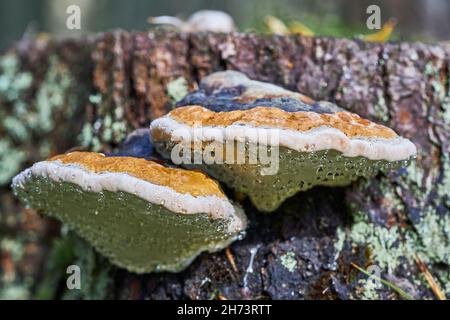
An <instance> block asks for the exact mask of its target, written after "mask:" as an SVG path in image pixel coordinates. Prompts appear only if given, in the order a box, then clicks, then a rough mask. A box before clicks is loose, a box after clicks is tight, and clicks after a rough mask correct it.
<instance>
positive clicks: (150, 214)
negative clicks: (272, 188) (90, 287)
mask: <svg viewBox="0 0 450 320" xmlns="http://www.w3.org/2000/svg"><path fill="white" fill-rule="evenodd" d="M14 191H15V193H16V195H17V196H18V197H19V198H20V199H21V200H22V201H23V202H24V204H25V205H27V206H29V207H32V208H34V209H37V210H38V211H40V212H42V213H44V214H46V215H49V216H52V217H55V218H57V219H59V220H61V221H62V222H64V223H65V224H66V225H67V226H68V227H69V228H70V229H72V230H74V231H75V232H77V233H78V234H79V235H80V236H81V237H83V238H85V239H86V240H87V241H88V242H89V243H90V244H91V245H92V246H93V247H94V248H95V249H96V250H97V251H98V252H100V253H101V254H103V255H104V256H106V257H108V258H109V259H110V261H111V262H112V263H114V264H115V265H117V266H119V267H123V268H125V269H127V270H129V271H132V272H137V273H145V272H154V271H172V272H177V271H180V270H182V269H184V268H185V267H186V266H188V265H189V263H190V262H191V261H192V260H193V259H194V258H195V257H196V256H197V255H198V254H199V253H200V252H202V251H217V250H220V249H222V248H223V247H225V246H227V245H228V244H229V243H230V242H232V241H233V240H235V239H236V238H237V237H238V234H229V233H228V232H227V225H228V221H226V220H224V219H216V220H214V219H210V218H208V215H207V214H203V213H202V214H184V215H183V214H177V213H174V212H171V211H169V210H168V209H166V208H165V207H163V206H161V205H158V204H152V203H149V202H147V201H146V200H143V199H141V198H139V197H137V196H135V195H132V194H129V193H125V192H117V193H113V192H109V191H103V192H100V193H97V192H87V191H85V190H83V189H82V188H81V187H79V186H78V185H75V184H72V183H67V182H55V181H54V180H52V179H49V178H42V177H36V176H32V177H31V178H29V179H27V181H26V182H25V185H24V188H19V187H16V188H15V190H14ZM237 210H240V209H237ZM239 214H243V213H241V212H240V211H239Z"/></svg>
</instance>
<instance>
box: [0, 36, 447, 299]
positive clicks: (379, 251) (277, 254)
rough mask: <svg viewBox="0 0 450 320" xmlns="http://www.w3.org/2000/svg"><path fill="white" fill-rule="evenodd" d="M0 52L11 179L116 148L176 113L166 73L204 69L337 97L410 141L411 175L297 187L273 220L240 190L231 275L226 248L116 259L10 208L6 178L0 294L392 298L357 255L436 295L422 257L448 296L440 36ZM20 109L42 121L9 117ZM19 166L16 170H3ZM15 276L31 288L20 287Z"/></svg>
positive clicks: (25, 44)
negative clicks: (75, 280)
mask: <svg viewBox="0 0 450 320" xmlns="http://www.w3.org/2000/svg"><path fill="white" fill-rule="evenodd" d="M0 59H1V64H0V77H3V78H0V79H1V80H2V81H3V83H2V81H0V114H1V115H2V118H3V119H6V118H8V119H10V118H12V119H18V120H19V122H20V123H22V126H23V127H24V128H17V125H16V122H14V121H11V120H9V122H8V121H6V120H3V121H2V122H1V123H0V133H1V137H0V142H1V143H3V145H7V146H8V147H3V150H2V152H3V154H2V155H1V156H0V167H1V164H4V166H5V167H8V168H10V171H11V172H10V175H12V174H14V173H16V172H17V171H18V170H19V169H22V168H24V167H26V166H27V165H30V164H31V163H33V162H35V161H37V160H40V159H42V158H43V157H46V156H48V155H50V154H54V153H57V152H64V151H66V150H67V149H68V148H71V147H73V146H77V145H78V146H80V145H81V147H82V148H86V149H92V150H102V151H107V152H110V151H113V150H114V149H115V148H117V146H118V144H119V143H120V142H121V141H122V140H123V139H124V137H125V136H126V134H127V133H129V132H131V131H132V130H134V129H136V128H139V127H144V126H148V124H149V123H150V121H151V120H152V119H155V118H157V117H159V116H161V115H163V114H165V113H166V112H168V111H169V110H170V109H171V108H172V107H173V105H174V97H173V93H172V92H171V90H170V89H168V88H170V85H171V84H173V83H174V81H175V80H177V79H179V78H182V79H184V80H185V82H186V87H187V88H188V89H194V88H195V87H196V86H197V85H198V81H199V80H200V79H201V78H202V77H204V76H205V75H207V74H209V73H211V72H214V71H219V70H224V69H234V70H238V71H241V72H244V73H245V74H247V75H248V76H249V77H250V78H252V79H256V80H261V81H267V82H271V83H274V84H277V85H281V86H283V87H285V88H287V89H290V90H296V91H300V92H302V93H304V94H306V95H309V96H311V97H312V98H314V99H317V100H319V99H320V100H329V101H333V102H336V103H337V104H338V105H340V106H341V107H343V108H345V109H347V110H349V111H352V112H355V113H358V114H360V115H361V116H363V117H366V118H369V119H371V120H374V121H376V122H380V123H383V124H386V125H388V126H389V127H391V128H393V129H394V130H396V132H397V133H399V134H400V135H402V136H405V137H407V138H409V139H411V140H412V141H413V142H414V143H415V144H416V146H417V148H418V157H417V160H416V162H415V163H414V164H413V165H411V166H410V167H408V168H407V169H401V170H398V171H395V172H393V173H391V174H388V175H383V174H380V175H378V176H377V177H376V178H375V179H372V180H370V181H367V180H359V181H358V182H356V183H354V184H353V185H351V186H349V187H346V188H315V189H314V190H311V191H308V192H304V193H299V194H298V195H296V196H295V197H293V198H291V199H289V200H288V201H286V203H284V204H283V206H282V207H281V208H280V209H279V210H277V211H276V212H275V213H273V214H262V213H259V212H257V211H256V210H255V209H254V208H253V207H252V205H251V204H250V202H249V201H247V200H244V202H243V206H244V208H245V211H246V213H247V215H248V217H249V220H250V227H249V229H248V231H247V236H246V237H245V239H244V240H242V241H238V242H235V243H234V244H233V245H232V246H231V248H230V251H231V253H232V255H233V257H234V260H235V262H236V265H237V271H234V270H233V268H232V266H231V264H230V261H229V259H227V255H226V254H225V252H224V251H222V252H219V253H214V254H203V255H201V256H200V257H198V258H197V259H196V260H195V261H194V263H193V264H192V265H191V266H190V267H188V269H187V270H185V271H184V272H181V273H179V274H167V273H164V274H150V275H135V274H131V273H128V272H126V271H124V270H119V269H116V268H114V267H112V266H110V265H109V263H108V262H107V261H105V260H104V259H103V258H102V257H100V256H98V255H96V254H95V253H94V252H93V251H92V249H91V248H90V247H89V246H88V245H86V244H85V243H84V242H83V241H82V240H80V239H78V238H77V237H76V236H73V235H71V234H70V233H69V234H66V233H67V232H63V235H62V236H61V235H59V225H58V224H57V223H55V222H54V221H52V220H50V219H46V218H42V217H39V216H38V215H37V214H36V213H34V212H33V211H32V210H29V209H23V208H21V207H20V206H19V205H18V203H17V202H16V201H15V200H13V198H12V195H11V194H10V191H9V189H8V186H7V180H8V179H7V178H5V179H4V181H3V183H4V184H5V186H4V187H3V188H2V189H1V190H2V195H1V199H2V201H1V204H0V209H1V215H0V217H1V220H0V228H1V229H0V230H2V231H4V232H2V234H1V235H0V237H2V238H3V240H5V239H6V240H8V241H10V242H12V243H15V245H16V246H17V247H19V248H21V249H20V252H21V254H20V255H18V256H17V255H16V257H15V256H14V253H13V251H12V250H11V249H10V247H11V246H9V247H8V246H5V245H3V246H2V247H1V248H0V250H1V253H2V256H1V257H2V259H1V265H0V270H3V275H5V274H7V275H10V277H9V278H7V279H6V280H5V279H3V280H2V281H3V282H0V284H2V287H3V289H2V288H1V287H0V294H3V295H5V294H7V293H5V292H10V291H8V290H7V289H8V288H11V287H13V286H16V287H20V289H21V290H22V291H21V292H23V297H36V296H37V297H45V298H71V297H74V298H133V299H135V298H151V299H154V298H155V299H158V298H159V299H182V298H190V299H199V298H202V299H208V298H217V297H220V296H222V297H225V298H228V299H232V298H235V299H242V298H243V299H247V298H254V299H256V298H272V299H298V298H306V299H313V298H314V299H336V298H340V299H373V298H385V299H399V298H402V297H401V296H400V295H398V294H397V293H396V292H395V291H393V290H392V289H391V288H389V287H388V286H385V285H382V284H380V283H377V282H374V281H371V280H370V279H368V278H367V276H365V275H364V274H362V273H360V272H359V271H358V270H356V269H355V268H353V267H352V266H351V262H354V263H356V264H358V265H359V266H361V267H363V268H366V269H368V270H371V271H372V272H375V274H376V275H379V276H381V277H382V278H384V279H386V280H388V281H389V282H391V283H393V284H395V285H397V286H400V287H401V288H403V289H404V290H405V291H407V292H408V293H410V294H411V295H412V296H414V297H415V298H436V296H435V294H434V293H433V291H432V289H431V288H430V286H429V284H428V282H427V281H426V280H425V277H424V275H423V271H421V270H420V269H419V268H418V266H417V257H419V259H421V260H422V261H423V262H424V263H425V264H426V265H427V267H428V269H429V271H430V273H431V275H432V276H433V278H434V279H435V280H436V282H437V283H438V285H439V287H440V289H441V291H442V292H443V293H445V294H446V295H447V296H449V294H450V271H449V266H450V195H449V194H450V143H449V141H450V130H449V129H450V88H449V83H450V46H449V45H448V44H447V45H446V44H423V43H381V44H371V43H364V42H361V41H357V40H348V39H334V38H308V37H297V36H290V37H282V36H261V35H256V34H241V33H236V34H229V35H222V34H208V33H202V34H191V35H187V34H178V33H172V32H167V31H165V32H133V33H131V32H123V31H115V32H110V33H104V34H99V35H97V36H95V37H91V38H81V39H76V40H61V41H53V40H36V41H29V40H22V41H20V42H18V43H17V45H16V46H15V47H13V48H11V50H10V51H9V52H6V53H4V54H3V56H1V58H0ZM14 59H15V60H16V69H15V70H12V71H11V63H12V62H14ZM5 60H6V62H5ZM8 68H10V69H8ZM24 74H25V75H26V76H27V75H28V76H30V77H31V78H32V82H31V83H30V84H29V85H28V86H26V85H22V86H21V83H20V81H25V80H24V79H23V77H24ZM26 76H25V77H26ZM17 79H19V80H20V79H21V80H20V81H18V80H17ZM2 84H4V87H5V86H6V84H7V85H8V86H9V87H7V88H8V90H2V89H1V88H2V87H1V85H2ZM25 84H26V81H25ZM14 90H15V91H14ZM12 91H14V94H11V92H12ZM22 105H23V106H25V108H26V110H27V114H32V115H36V118H37V120H33V121H34V122H33V121H32V120H30V119H28V118H26V117H25V116H24V115H23V114H21V113H20V112H19V111H17V110H19V109H20V107H21V106H22ZM5 141H7V142H5ZM17 152H19V153H21V156H20V157H19V156H17ZM15 161H17V163H18V164H20V165H19V166H17V168H14V166H12V167H13V168H12V169H11V165H9V164H11V163H12V162H14V163H15ZM63 231H64V230H63ZM0 240H1V239H0ZM3 242H5V241H3ZM67 252H69V253H70V254H69V253H67ZM252 254H253V255H254V259H253V258H252ZM62 256H63V257H64V259H63V258H61V257H62ZM72 263H79V264H82V265H83V266H84V269H82V270H86V271H85V272H86V274H87V276H86V280H84V281H85V282H83V283H84V286H83V288H82V289H81V290H80V291H78V292H69V291H68V290H66V289H64V288H65V287H64V286H65V276H66V275H65V265H66V264H72ZM26 277H31V279H33V281H32V282H31V284H26V285H25V284H24V279H25V278H26ZM4 278H5V277H4Z"/></svg>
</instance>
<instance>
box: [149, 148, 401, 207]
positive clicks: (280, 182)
mask: <svg viewBox="0 0 450 320" xmlns="http://www.w3.org/2000/svg"><path fill="white" fill-rule="evenodd" d="M154 146H155V148H156V149H157V150H158V152H160V153H161V154H162V155H163V156H164V157H167V158H170V157H171V150H172V148H173V147H174V144H173V143H172V142H161V141H160V142H158V141H156V142H155V141H154ZM234 148H235V150H234V151H235V154H236V149H237V146H236V143H235V146H234ZM264 148H266V149H267V152H268V154H269V155H270V148H267V147H264ZM224 149H226V147H224ZM249 150H254V149H253V148H251V147H250V144H248V143H246V144H245V160H244V161H243V162H244V163H242V164H228V163H223V164H217V163H213V164H205V163H204V162H203V163H202V164H183V165H184V166H185V167H187V168H191V169H201V170H202V171H204V172H206V173H208V174H209V175H211V176H212V177H214V178H216V179H217V180H219V181H221V182H224V183H225V184H226V185H227V186H229V187H230V188H233V189H234V190H236V191H238V192H241V193H244V194H246V195H248V196H249V198H250V199H251V201H252V202H253V204H254V205H255V207H256V208H257V209H258V210H259V211H263V212H271V211H274V210H276V209H277V208H278V207H279V206H280V205H281V204H282V203H283V202H284V201H285V200H286V199H287V198H289V197H291V196H293V195H295V194H296V193H297V192H299V191H305V190H308V189H310V188H312V187H314V186H317V185H321V186H331V187H340V186H345V185H348V184H350V183H351V182H352V181H354V180H356V179H357V178H358V177H366V178H370V177H373V176H375V175H376V174H377V173H378V171H384V172H387V171H390V170H392V169H397V168H399V167H401V166H406V165H407V164H408V161H396V162H389V161H385V160H379V161H373V160H368V159H366V158H364V157H352V158H350V157H344V156H343V155H342V153H341V152H339V151H336V150H324V151H317V152H299V151H295V150H292V149H289V148H286V147H279V149H278V150H279V154H278V157H275V158H274V161H278V170H277V171H276V173H275V174H271V175H262V174H261V169H263V168H267V167H269V165H267V164H265V165H262V164H261V163H260V161H259V157H258V163H256V164H250V161H249ZM226 152H227V151H226V150H224V153H226ZM194 156H195V155H194V154H193V155H192V157H194ZM269 157H270V156H269ZM266 163H267V162H266Z"/></svg>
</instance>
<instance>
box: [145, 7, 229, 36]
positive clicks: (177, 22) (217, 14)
mask: <svg viewBox="0 0 450 320" xmlns="http://www.w3.org/2000/svg"><path fill="white" fill-rule="evenodd" d="M147 21H148V23H150V24H161V25H170V26H173V27H175V28H177V29H179V30H180V31H183V32H221V33H229V32H233V31H236V26H235V24H234V21H233V18H232V17H231V16H230V15H229V14H228V13H225V12H223V11H217V10H200V11H197V12H194V13H193V14H192V15H190V16H189V18H188V20H187V21H183V20H181V19H179V18H177V17H172V16H159V17H150V18H148V19H147Z"/></svg>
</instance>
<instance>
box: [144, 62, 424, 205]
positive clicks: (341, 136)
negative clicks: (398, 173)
mask: <svg viewBox="0 0 450 320" xmlns="http://www.w3.org/2000/svg"><path fill="white" fill-rule="evenodd" d="M150 129H151V136H152V139H153V140H152V142H153V145H154V147H155V149H156V150H157V151H158V152H159V153H161V154H162V155H163V156H164V157H165V158H170V159H171V160H172V162H174V163H176V164H182V165H183V166H185V167H187V168H199V169H201V170H203V171H204V172H206V173H208V174H209V175H211V176H212V177H214V178H216V179H218V180H220V181H222V182H224V183H225V184H227V185H228V186H229V187H231V188H234V189H235V190H236V191H239V192H241V193H244V194H247V195H248V196H249V197H250V199H251V200H252V202H253V203H254V205H255V206H256V207H257V208H258V209H259V210H260V211H266V212H270V211H273V210H275V209H276V208H277V207H278V206H279V205H280V204H281V203H282V202H283V201H284V200H285V199H287V198H289V197H291V196H293V195H294V194H295V193H297V192H298V191H301V190H307V189H310V188H312V187H313V186H316V185H324V186H345V185H348V184H349V183H351V182H352V181H354V180H356V179H357V178H358V177H360V176H364V177H371V176H374V175H375V174H376V173H377V172H378V171H379V170H382V171H389V170H392V169H396V168H399V167H402V166H406V165H408V163H409V161H410V160H411V159H412V158H414V157H415V155H416V147H415V146H414V144H413V143H412V142H411V141H409V140H408V139H405V138H402V137H400V136H398V135H397V134H396V133H395V132H394V131H393V130H392V129H390V128H387V127H385V126H383V125H380V124H375V123H373V122H371V121H369V120H366V119H363V118H361V117H360V116H358V115H356V114H354V113H350V112H347V111H344V110H343V109H341V108H339V107H338V106H336V105H334V104H332V103H329V102H324V101H319V102H316V101H314V100H312V99H311V98H309V97H307V96H305V95H302V94H300V93H296V92H292V91H288V90H285V89H283V88H281V87H278V86H275V85H273V84H269V83H264V82H259V81H254V80H250V79H249V78H247V77H246V76H245V75H244V74H242V73H240V72H236V71H224V72H216V73H213V74H211V75H209V76H207V77H205V78H204V79H203V80H202V82H201V84H200V88H199V90H197V91H195V92H193V93H191V94H189V95H187V96H186V97H185V98H184V99H183V100H182V101H181V102H180V103H179V105H178V107H177V108H176V109H174V110H172V111H171V112H170V113H168V114H167V115H166V116H164V117H162V118H159V119H156V120H154V121H153V122H152V123H151V125H150Z"/></svg>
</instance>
